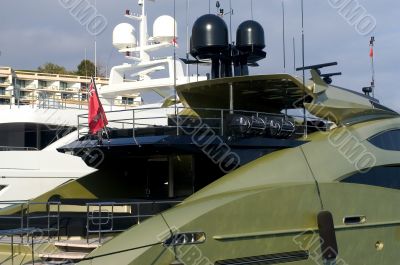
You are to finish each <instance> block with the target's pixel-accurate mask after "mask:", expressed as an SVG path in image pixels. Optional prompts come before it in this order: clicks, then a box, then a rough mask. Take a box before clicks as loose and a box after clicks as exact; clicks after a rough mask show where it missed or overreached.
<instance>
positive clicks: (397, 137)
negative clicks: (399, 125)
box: [368, 130, 400, 151]
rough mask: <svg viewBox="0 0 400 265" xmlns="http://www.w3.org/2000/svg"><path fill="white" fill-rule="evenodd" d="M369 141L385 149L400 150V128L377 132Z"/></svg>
mask: <svg viewBox="0 0 400 265" xmlns="http://www.w3.org/2000/svg"><path fill="white" fill-rule="evenodd" d="M368 141H369V142H370V143H371V144H373V145H375V146H376V147H378V148H381V149H384V150H390V151H400V130H390V131H386V132H383V133H380V134H377V135H375V136H372V137H371V138H370V139H368Z"/></svg>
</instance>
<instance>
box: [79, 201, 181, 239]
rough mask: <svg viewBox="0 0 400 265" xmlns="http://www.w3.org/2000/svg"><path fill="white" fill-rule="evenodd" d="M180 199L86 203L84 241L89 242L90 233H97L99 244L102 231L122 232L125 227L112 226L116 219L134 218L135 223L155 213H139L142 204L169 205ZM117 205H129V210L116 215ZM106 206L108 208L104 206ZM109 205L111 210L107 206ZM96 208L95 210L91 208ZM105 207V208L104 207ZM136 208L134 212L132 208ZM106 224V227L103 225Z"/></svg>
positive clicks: (176, 202) (177, 202)
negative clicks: (123, 213) (124, 213)
mask: <svg viewBox="0 0 400 265" xmlns="http://www.w3.org/2000/svg"><path fill="white" fill-rule="evenodd" d="M181 202H182V201H145V202H94V203H93V202H92V203H86V242H87V244H89V236H90V234H98V240H99V243H100V244H101V241H102V235H103V234H104V233H116V232H123V231H125V229H117V228H115V227H114V222H115V220H116V219H125V220H126V219H131V220H136V223H137V224H140V222H141V221H142V220H143V219H144V218H149V217H152V216H154V215H155V214H158V212H157V213H155V214H143V213H141V207H143V206H144V205H165V204H167V205H171V204H173V205H174V206H175V205H176V204H179V203H181ZM118 206H120V207H121V206H122V207H129V208H130V210H129V211H128V213H127V214H126V215H116V212H115V208H116V207H118ZM106 207H108V208H106ZM110 207H111V210H109V208H110ZM93 208H96V210H91V209H93ZM105 208H106V209H105ZM135 209H136V212H137V213H136V214H134V210H135ZM105 226H106V227H105Z"/></svg>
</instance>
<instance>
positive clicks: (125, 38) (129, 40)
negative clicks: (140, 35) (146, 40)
mask: <svg viewBox="0 0 400 265" xmlns="http://www.w3.org/2000/svg"><path fill="white" fill-rule="evenodd" d="M113 45H114V47H115V48H117V49H119V50H120V49H125V48H131V47H135V46H136V37H135V28H134V27H133V26H132V25H131V24H128V23H121V24H119V25H117V26H116V27H115V28H114V31H113Z"/></svg>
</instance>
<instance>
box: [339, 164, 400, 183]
mask: <svg viewBox="0 0 400 265" xmlns="http://www.w3.org/2000/svg"><path fill="white" fill-rule="evenodd" d="M340 182H343V183H353V184H364V185H370V186H377V187H383V188H390V189H400V166H399V165H396V166H379V167H374V168H371V170H369V171H368V172H364V173H361V172H357V173H355V174H353V175H351V176H349V177H346V178H345V179H343V180H341V181H340Z"/></svg>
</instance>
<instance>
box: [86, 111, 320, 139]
mask: <svg viewBox="0 0 400 265" xmlns="http://www.w3.org/2000/svg"><path fill="white" fill-rule="evenodd" d="M233 115H239V116H243V117H247V118H249V119H259V118H263V119H262V120H259V122H260V123H261V127H259V128H255V127H254V128H253V129H254V130H259V131H260V134H262V132H261V130H263V129H264V130H265V129H266V128H268V126H270V125H271V124H268V122H271V121H275V122H276V121H278V120H281V121H282V123H283V122H286V123H287V124H289V125H291V126H293V129H294V130H293V132H291V135H298V136H301V135H304V134H305V133H306V130H307V129H318V130H326V129H327V122H326V121H324V120H321V119H317V118H315V117H307V121H308V123H307V125H304V116H303V115H286V114H284V113H266V112H256V111H247V110H228V109H213V108H187V107H176V108H175V107H166V108H162V107H161V108H144V107H143V108H135V109H130V110H117V111H106V116H107V120H108V126H107V127H108V130H109V131H113V130H119V129H125V130H127V129H128V130H131V131H132V132H131V134H132V137H133V138H135V137H136V136H137V132H138V130H139V129H144V128H164V129H169V130H170V131H169V133H170V134H173V135H180V134H185V133H187V132H188V131H193V130H196V129H199V128H201V127H204V126H205V125H206V126H207V128H208V129H212V130H213V131H214V132H215V133H216V134H218V135H220V136H226V135H227V131H226V130H227V129H230V128H229V126H230V125H231V124H230V122H229V121H228V119H227V117H232V116H233ZM312 122H320V123H321V124H322V126H321V124H320V125H313V124H312ZM262 123H264V128H262ZM249 126H250V127H251V126H253V125H249ZM279 126H281V125H279ZM289 127H290V126H289ZM283 129H284V128H280V130H283ZM88 131H89V124H88V114H82V115H79V116H78V139H81V137H83V136H86V135H88Z"/></svg>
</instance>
